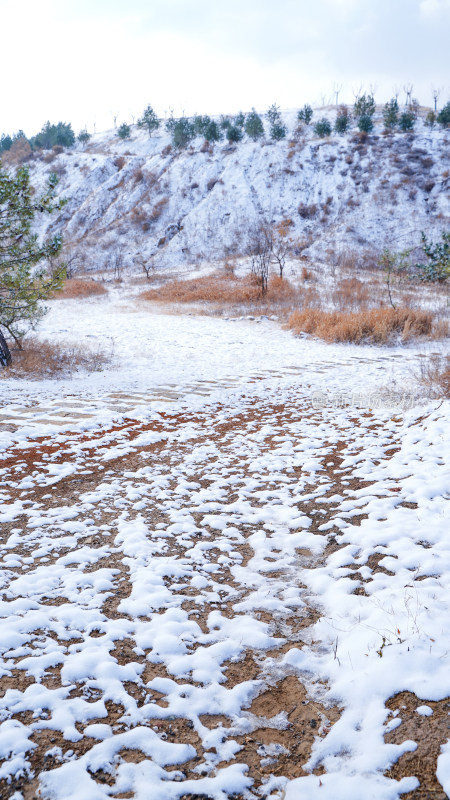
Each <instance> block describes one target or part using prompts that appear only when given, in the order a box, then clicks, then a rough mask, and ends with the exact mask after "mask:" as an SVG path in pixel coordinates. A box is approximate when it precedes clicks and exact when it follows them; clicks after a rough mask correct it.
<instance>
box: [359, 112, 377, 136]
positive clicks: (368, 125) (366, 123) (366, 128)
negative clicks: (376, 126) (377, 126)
mask: <svg viewBox="0 0 450 800" xmlns="http://www.w3.org/2000/svg"><path fill="white" fill-rule="evenodd" d="M358 128H359V130H360V131H361V133H370V132H371V131H373V119H372V117H371V115H370V114H363V115H362V116H361V117H360V118H359V120H358Z"/></svg>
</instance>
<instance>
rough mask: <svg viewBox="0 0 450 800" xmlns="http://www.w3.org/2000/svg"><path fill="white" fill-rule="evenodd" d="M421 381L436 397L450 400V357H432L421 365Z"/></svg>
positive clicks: (424, 360)
mask: <svg viewBox="0 0 450 800" xmlns="http://www.w3.org/2000/svg"><path fill="white" fill-rule="evenodd" d="M419 380H420V381H421V383H423V384H424V385H425V386H427V387H428V390H429V391H430V393H431V394H432V395H433V396H435V397H445V398H447V399H449V398H450V356H449V355H436V354H435V355H432V356H429V357H428V358H427V359H423V361H422V362H421V364H420V374H419Z"/></svg>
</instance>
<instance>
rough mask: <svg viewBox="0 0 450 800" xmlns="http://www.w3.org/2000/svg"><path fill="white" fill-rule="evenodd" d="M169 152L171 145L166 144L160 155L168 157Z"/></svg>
mask: <svg viewBox="0 0 450 800" xmlns="http://www.w3.org/2000/svg"><path fill="white" fill-rule="evenodd" d="M171 152H172V145H171V144H166V146H165V147H163V149H162V150H161V155H163V156H169V155H170V153H171Z"/></svg>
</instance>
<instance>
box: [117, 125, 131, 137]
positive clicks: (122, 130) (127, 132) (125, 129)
mask: <svg viewBox="0 0 450 800" xmlns="http://www.w3.org/2000/svg"><path fill="white" fill-rule="evenodd" d="M117 136H118V137H119V139H129V138H130V136H131V128H130V126H129V125H127V123H126V122H122V125H121V126H120V127H119V128H118V131H117Z"/></svg>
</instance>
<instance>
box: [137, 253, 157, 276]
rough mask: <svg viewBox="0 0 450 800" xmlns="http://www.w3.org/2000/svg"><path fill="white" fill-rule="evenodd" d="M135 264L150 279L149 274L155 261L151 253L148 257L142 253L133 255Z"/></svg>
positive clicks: (153, 268)
mask: <svg viewBox="0 0 450 800" xmlns="http://www.w3.org/2000/svg"><path fill="white" fill-rule="evenodd" d="M135 261H136V264H138V266H139V267H140V269H141V270H142V271H143V272H144V273H145V277H146V278H147V280H148V281H149V280H150V275H152V273H153V272H154V271H155V262H154V256H153V255H151V256H150V257H147V256H144V255H138V256H135Z"/></svg>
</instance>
